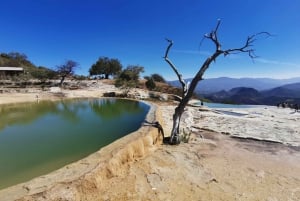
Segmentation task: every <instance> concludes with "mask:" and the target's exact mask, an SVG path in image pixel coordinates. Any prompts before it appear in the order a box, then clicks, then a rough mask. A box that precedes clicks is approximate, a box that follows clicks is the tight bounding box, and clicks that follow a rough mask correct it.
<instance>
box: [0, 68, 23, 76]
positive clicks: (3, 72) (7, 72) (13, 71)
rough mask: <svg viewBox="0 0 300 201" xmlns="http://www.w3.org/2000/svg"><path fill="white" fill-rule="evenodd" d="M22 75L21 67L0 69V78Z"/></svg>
mask: <svg viewBox="0 0 300 201" xmlns="http://www.w3.org/2000/svg"><path fill="white" fill-rule="evenodd" d="M21 73H24V68H22V67H0V76H14V75H19V74H21Z"/></svg>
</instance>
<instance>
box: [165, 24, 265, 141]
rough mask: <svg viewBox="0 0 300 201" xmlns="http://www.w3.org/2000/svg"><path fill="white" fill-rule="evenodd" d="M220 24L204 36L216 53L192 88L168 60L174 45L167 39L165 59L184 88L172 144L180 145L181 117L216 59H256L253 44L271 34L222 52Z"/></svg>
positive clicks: (206, 62)
mask: <svg viewBox="0 0 300 201" xmlns="http://www.w3.org/2000/svg"><path fill="white" fill-rule="evenodd" d="M220 22H221V21H220V20H219V21H218V23H217V26H216V27H215V29H214V30H213V31H211V32H210V33H209V34H205V35H204V39H205V38H206V39H209V40H211V41H212V42H213V43H214V44H215V52H214V53H213V54H212V55H211V56H210V57H208V58H207V59H206V60H205V61H204V63H203V64H202V66H201V67H200V69H199V71H198V72H197V74H196V75H195V77H194V78H193V79H192V82H191V84H190V86H188V84H187V83H186V82H185V81H184V79H183V78H182V75H181V74H180V73H179V71H178V70H177V68H176V66H175V65H174V64H173V63H172V61H171V60H170V59H169V58H168V54H169V51H170V49H171V47H172V45H173V41H172V40H169V39H167V41H168V43H169V45H168V46H167V49H166V52H165V56H164V59H165V61H166V62H167V63H168V64H169V65H170V67H171V68H172V69H173V71H174V72H175V74H176V75H177V77H178V80H179V82H180V84H181V86H182V99H181V101H180V102H179V104H178V106H177V107H176V108H175V112H174V115H173V127H172V131H171V136H170V140H169V143H170V144H179V143H180V136H179V129H180V121H181V116H182V114H183V112H184V108H185V107H186V105H187V104H188V102H189V100H190V99H191V97H192V95H193V93H194V90H195V88H196V86H197V84H198V82H199V81H201V80H203V75H204V73H205V72H206V70H207V69H208V68H209V66H210V64H211V62H213V61H216V59H217V58H218V57H219V56H220V55H224V56H227V55H229V54H237V53H248V56H249V57H250V58H252V59H253V58H255V57H256V55H255V54H254V49H252V48H251V47H252V44H253V42H254V41H255V40H256V37H257V36H258V35H261V34H264V35H267V36H270V34H269V33H268V32H260V33H257V34H254V35H252V36H248V38H247V40H246V42H245V44H244V45H243V46H242V47H240V48H233V49H227V50H222V49H221V44H220V42H219V40H218V36H217V31H218V28H219V26H220Z"/></svg>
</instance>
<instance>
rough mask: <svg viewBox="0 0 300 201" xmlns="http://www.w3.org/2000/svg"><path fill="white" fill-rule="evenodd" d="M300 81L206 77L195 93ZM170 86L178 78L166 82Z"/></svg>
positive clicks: (266, 88)
mask: <svg viewBox="0 0 300 201" xmlns="http://www.w3.org/2000/svg"><path fill="white" fill-rule="evenodd" d="M191 80H192V78H189V79H185V81H186V82H190V81H191ZM296 82H300V77H294V78H288V79H273V78H247V77H244V78H230V77H219V78H208V79H204V80H202V81H201V82H199V83H198V85H197V87H196V89H195V93H197V94H210V93H214V92H218V91H222V90H225V91H228V90H230V89H232V88H236V87H248V88H254V89H256V90H258V91H262V90H269V89H272V88H275V87H279V86H281V85H286V84H292V83H296ZM168 83H169V84H170V85H172V86H176V87H180V86H181V85H180V83H179V81H178V80H175V81H169V82H168Z"/></svg>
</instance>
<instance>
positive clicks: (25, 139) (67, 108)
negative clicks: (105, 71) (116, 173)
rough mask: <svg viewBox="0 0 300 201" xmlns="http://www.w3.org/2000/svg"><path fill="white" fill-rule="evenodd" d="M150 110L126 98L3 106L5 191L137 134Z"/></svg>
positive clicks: (0, 159)
mask: <svg viewBox="0 0 300 201" xmlns="http://www.w3.org/2000/svg"><path fill="white" fill-rule="evenodd" d="M148 110H149V106H148V105H146V104H144V103H141V102H136V101H130V100H121V99H89V100H86V99H85V100H67V101H58V102H50V101H49V102H39V103H27V104H15V105H5V106H0V189H2V188H5V187H8V186H11V185H14V184H17V183H21V182H24V181H28V180H30V179H31V178H34V177H37V176H40V175H43V174H46V173H49V172H51V171H53V170H56V169H58V168H60V167H63V166H64V165H66V164H69V163H71V162H74V161H77V160H79V159H82V158H84V157H85V156H87V155H89V154H91V153H93V152H95V151H97V150H99V148H101V147H103V146H105V145H107V144H109V143H111V142H113V141H114V140H116V139H118V138H120V137H122V136H125V135H126V134H128V133H130V132H133V131H135V130H137V129H138V128H139V127H140V126H141V123H142V122H143V121H144V119H145V117H146V114H147V112H148Z"/></svg>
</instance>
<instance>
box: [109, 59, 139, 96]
mask: <svg viewBox="0 0 300 201" xmlns="http://www.w3.org/2000/svg"><path fill="white" fill-rule="evenodd" d="M142 72H144V67H142V66H138V65H136V66H133V65H129V66H127V68H125V69H124V70H123V71H122V72H121V73H120V74H119V76H118V78H117V79H116V81H115V86H116V87H121V88H123V89H125V94H126V95H127V93H128V92H129V90H130V89H131V88H135V87H137V86H138V84H139V77H140V73H142Z"/></svg>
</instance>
